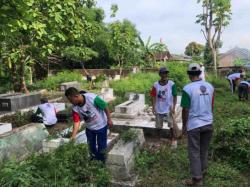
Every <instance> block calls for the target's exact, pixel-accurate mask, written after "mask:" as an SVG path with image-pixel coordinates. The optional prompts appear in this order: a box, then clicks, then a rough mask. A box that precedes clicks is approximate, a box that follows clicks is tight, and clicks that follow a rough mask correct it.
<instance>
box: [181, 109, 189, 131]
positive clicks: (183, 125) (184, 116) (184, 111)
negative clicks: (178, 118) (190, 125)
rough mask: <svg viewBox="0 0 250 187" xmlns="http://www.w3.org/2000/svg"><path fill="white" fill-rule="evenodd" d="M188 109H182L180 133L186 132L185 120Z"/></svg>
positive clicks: (186, 119)
mask: <svg viewBox="0 0 250 187" xmlns="http://www.w3.org/2000/svg"><path fill="white" fill-rule="evenodd" d="M188 114H189V110H188V109H187V108H183V109H182V133H183V134H185V133H186V132H187V121H188Z"/></svg>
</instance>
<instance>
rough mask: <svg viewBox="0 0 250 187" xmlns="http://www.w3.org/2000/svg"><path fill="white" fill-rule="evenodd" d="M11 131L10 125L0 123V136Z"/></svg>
mask: <svg viewBox="0 0 250 187" xmlns="http://www.w3.org/2000/svg"><path fill="white" fill-rule="evenodd" d="M10 131H12V125H11V123H0V135H1V134H4V133H7V132H10Z"/></svg>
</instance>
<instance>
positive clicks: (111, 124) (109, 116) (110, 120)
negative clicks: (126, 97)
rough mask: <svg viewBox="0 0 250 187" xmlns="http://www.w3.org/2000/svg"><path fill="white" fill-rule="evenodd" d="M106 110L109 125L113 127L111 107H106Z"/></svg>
mask: <svg viewBox="0 0 250 187" xmlns="http://www.w3.org/2000/svg"><path fill="white" fill-rule="evenodd" d="M104 112H105V114H106V116H107V120H108V122H107V123H108V126H109V127H110V128H111V127H112V126H113V122H112V119H111V115H110V111H109V108H108V107H106V108H105V109H104Z"/></svg>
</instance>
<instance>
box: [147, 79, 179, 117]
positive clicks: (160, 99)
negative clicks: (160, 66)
mask: <svg viewBox="0 0 250 187" xmlns="http://www.w3.org/2000/svg"><path fill="white" fill-rule="evenodd" d="M173 86H175V83H174V82H173V81H171V80H168V83H167V84H166V85H164V86H162V85H160V84H159V82H158V81H157V82H155V83H154V86H153V89H154V92H155V98H156V103H155V110H156V112H157V113H158V114H167V113H169V109H170V107H172V105H173ZM174 95H175V94H174ZM152 96H153V95H152Z"/></svg>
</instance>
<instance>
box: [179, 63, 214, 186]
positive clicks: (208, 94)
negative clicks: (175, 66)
mask: <svg viewBox="0 0 250 187" xmlns="http://www.w3.org/2000/svg"><path fill="white" fill-rule="evenodd" d="M187 73H188V76H189V79H190V80H191V83H189V84H187V85H186V86H185V87H184V88H183V94H182V99H181V107H182V108H183V109H182V122H183V133H187V137H188V155H189V161H190V170H191V175H192V179H187V180H183V181H182V183H183V184H184V185H187V186H197V185H202V183H203V176H204V174H205V173H206V169H207V167H208V147H209V143H210V141H211V138H212V133H213V127H212V123H213V102H214V88H213V86H212V85H211V84H209V83H208V82H205V81H202V80H201V79H200V78H199V76H200V73H201V70H200V66H199V64H196V63H192V64H190V65H189V68H188V71H187Z"/></svg>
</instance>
